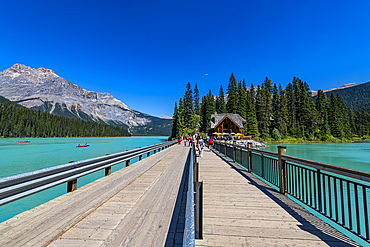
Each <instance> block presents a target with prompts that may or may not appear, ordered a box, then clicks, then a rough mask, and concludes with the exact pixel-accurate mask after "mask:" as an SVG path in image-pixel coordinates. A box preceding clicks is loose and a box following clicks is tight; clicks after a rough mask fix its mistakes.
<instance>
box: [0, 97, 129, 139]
mask: <svg viewBox="0 0 370 247" xmlns="http://www.w3.org/2000/svg"><path fill="white" fill-rule="evenodd" d="M0 136H2V137H103V136H130V133H129V132H128V131H127V130H125V129H123V128H119V127H111V126H108V125H106V124H103V123H97V122H89V121H84V120H81V119H74V118H68V117H61V116H56V115H52V114H50V113H48V112H40V111H34V110H31V109H27V108H25V107H19V106H17V105H10V104H2V103H0Z"/></svg>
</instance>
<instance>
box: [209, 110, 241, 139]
mask: <svg viewBox="0 0 370 247" xmlns="http://www.w3.org/2000/svg"><path fill="white" fill-rule="evenodd" d="M246 122H247V121H246V120H245V119H244V118H242V117H241V116H240V115H239V114H236V113H219V114H218V113H217V112H215V114H212V115H211V133H214V132H219V133H235V134H237V133H240V134H242V137H243V136H244V124H245V123H246Z"/></svg>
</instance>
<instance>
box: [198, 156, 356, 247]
mask: <svg viewBox="0 0 370 247" xmlns="http://www.w3.org/2000/svg"><path fill="white" fill-rule="evenodd" d="M198 162H199V181H203V210H204V211H203V239H201V240H196V246H359V245H358V244H356V243H355V242H353V241H352V240H351V239H349V238H348V237H346V236H345V235H343V234H342V233H340V232H339V231H337V230H336V229H334V228H333V227H331V226H330V225H328V224H326V223H325V222H323V221H321V220H320V219H318V218H316V217H315V216H314V215H312V214H311V213H309V212H308V211H307V210H305V209H304V208H302V207H301V206H299V205H298V204H296V203H295V202H293V201H292V200H290V199H288V198H287V197H285V196H284V195H282V194H280V193H278V192H277V191H276V190H275V189H273V188H271V187H270V186H268V185H267V184H265V183H264V182H262V181H261V180H259V179H258V178H256V177H255V176H253V175H252V174H250V173H248V172H247V171H245V170H244V169H242V168H241V167H239V166H238V165H236V164H235V163H233V162H232V161H230V160H229V159H226V158H225V157H224V156H220V155H219V154H217V153H214V152H209V150H208V149H205V151H204V152H203V157H198Z"/></svg>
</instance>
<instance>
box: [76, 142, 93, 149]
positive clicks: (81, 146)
mask: <svg viewBox="0 0 370 247" xmlns="http://www.w3.org/2000/svg"><path fill="white" fill-rule="evenodd" d="M89 146H90V145H89V144H87V143H86V144H85V145H81V144H78V145H77V146H76V148H87V147H89Z"/></svg>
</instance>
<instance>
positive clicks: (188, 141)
mask: <svg viewBox="0 0 370 247" xmlns="http://www.w3.org/2000/svg"><path fill="white" fill-rule="evenodd" d="M182 140H184V145H185V146H186V144H188V146H191V145H193V142H195V143H194V144H195V147H196V149H197V150H198V153H199V157H203V149H204V146H205V145H207V146H208V148H209V150H210V151H212V143H213V138H212V136H207V139H206V143H205V140H203V137H202V136H201V135H200V134H199V133H198V134H196V135H195V136H194V137H192V136H188V137H186V138H185V137H181V136H179V137H178V144H180V143H181V141H182Z"/></svg>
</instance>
